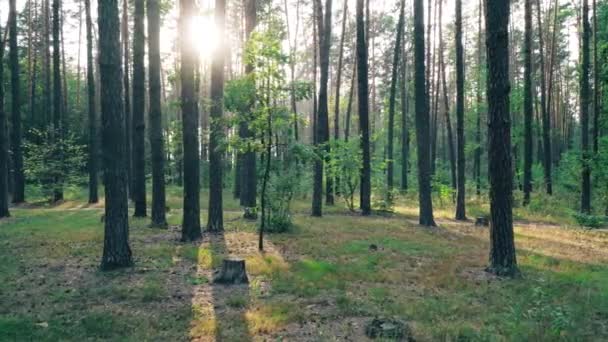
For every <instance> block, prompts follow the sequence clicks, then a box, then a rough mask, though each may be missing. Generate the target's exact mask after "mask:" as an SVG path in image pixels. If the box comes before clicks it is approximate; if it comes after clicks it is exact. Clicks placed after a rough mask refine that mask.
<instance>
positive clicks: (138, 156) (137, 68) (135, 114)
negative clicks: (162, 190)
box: [130, 0, 146, 217]
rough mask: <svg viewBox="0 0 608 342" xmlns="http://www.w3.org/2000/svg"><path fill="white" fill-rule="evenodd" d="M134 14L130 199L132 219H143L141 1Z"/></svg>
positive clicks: (143, 50)
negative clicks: (131, 200)
mask: <svg viewBox="0 0 608 342" xmlns="http://www.w3.org/2000/svg"><path fill="white" fill-rule="evenodd" d="M134 3H135V12H134V13H133V108H132V110H133V111H132V120H133V121H132V127H131V128H132V132H130V133H131V134H132V137H133V138H132V139H133V140H132V144H133V145H132V156H131V160H132V162H133V171H132V172H133V180H132V182H133V189H132V192H133V194H132V197H133V202H135V212H134V213H133V216H134V217H145V216H146V170H145V169H146V149H145V134H146V127H145V125H146V124H145V120H144V111H145V106H146V84H145V83H146V69H145V66H144V58H145V52H146V47H145V46H146V38H145V33H144V16H145V14H144V12H145V4H144V0H135V1H134Z"/></svg>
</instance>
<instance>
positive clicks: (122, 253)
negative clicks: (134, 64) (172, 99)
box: [97, 0, 133, 270]
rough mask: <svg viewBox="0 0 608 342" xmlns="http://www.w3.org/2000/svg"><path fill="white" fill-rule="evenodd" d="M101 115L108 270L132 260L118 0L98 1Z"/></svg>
mask: <svg viewBox="0 0 608 342" xmlns="http://www.w3.org/2000/svg"><path fill="white" fill-rule="evenodd" d="M97 6H98V15H97V18H98V27H99V64H100V70H101V74H100V79H101V118H102V122H103V124H102V135H103V143H102V146H103V166H104V179H105V180H104V184H105V195H106V201H105V220H104V245H103V257H102V259H101V269H102V270H111V269H115V268H121V267H127V266H131V265H132V264H133V261H132V256H131V248H130V247H129V216H128V215H129V212H128V211H129V210H128V205H127V184H126V179H127V170H126V162H127V151H126V149H125V135H124V132H125V119H124V114H125V112H124V108H123V99H124V97H123V94H122V87H117V86H116V85H117V84H120V80H121V77H122V75H121V73H122V67H121V58H120V57H121V56H120V53H121V50H120V38H119V36H120V28H119V27H120V26H119V20H118V0H104V1H99V3H98V5H97Z"/></svg>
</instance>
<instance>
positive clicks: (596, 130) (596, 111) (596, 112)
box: [593, 0, 601, 154]
mask: <svg viewBox="0 0 608 342" xmlns="http://www.w3.org/2000/svg"><path fill="white" fill-rule="evenodd" d="M597 31H598V27H597V1H596V0H593V153H594V154H597V153H598V151H599V135H600V113H601V109H600V72H601V67H600V66H599V64H598V63H599V61H598V58H597V49H598V47H597Z"/></svg>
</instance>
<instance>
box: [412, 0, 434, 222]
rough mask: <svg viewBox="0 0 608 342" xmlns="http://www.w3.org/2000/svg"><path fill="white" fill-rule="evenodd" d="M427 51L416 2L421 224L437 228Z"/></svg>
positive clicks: (419, 0)
mask: <svg viewBox="0 0 608 342" xmlns="http://www.w3.org/2000/svg"><path fill="white" fill-rule="evenodd" d="M424 51H425V50H424V10H423V6H422V0H414V82H415V87H416V89H415V96H416V141H417V143H418V150H417V153H418V200H419V207H420V218H419V222H420V224H421V225H423V226H435V219H434V218H433V201H432V198H431V160H430V150H429V148H430V137H429V134H430V131H429V102H428V93H427V91H426V85H425V84H426V81H425V73H426V72H425V66H424Z"/></svg>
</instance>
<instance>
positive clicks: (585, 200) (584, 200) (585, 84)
mask: <svg viewBox="0 0 608 342" xmlns="http://www.w3.org/2000/svg"><path fill="white" fill-rule="evenodd" d="M582 20H583V43H582V50H581V58H582V61H581V76H580V97H581V98H580V105H581V116H580V118H581V149H582V154H583V155H582V162H583V165H582V166H583V167H582V179H583V181H582V192H581V212H583V213H586V214H589V213H591V166H590V165H589V164H590V162H591V160H590V159H591V158H590V155H589V104H590V103H589V102H590V98H589V93H590V89H589V60H590V57H589V36H590V35H591V28H590V27H589V1H588V0H583V18H582ZM545 153H546V151H545Z"/></svg>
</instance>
